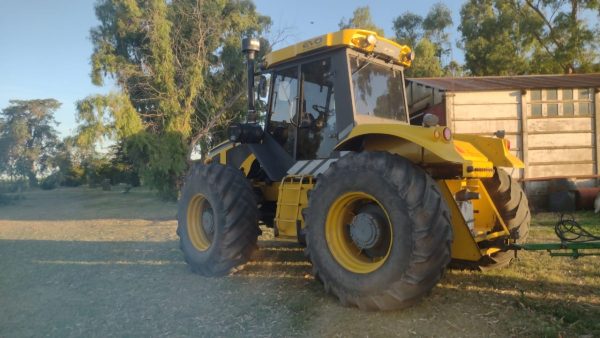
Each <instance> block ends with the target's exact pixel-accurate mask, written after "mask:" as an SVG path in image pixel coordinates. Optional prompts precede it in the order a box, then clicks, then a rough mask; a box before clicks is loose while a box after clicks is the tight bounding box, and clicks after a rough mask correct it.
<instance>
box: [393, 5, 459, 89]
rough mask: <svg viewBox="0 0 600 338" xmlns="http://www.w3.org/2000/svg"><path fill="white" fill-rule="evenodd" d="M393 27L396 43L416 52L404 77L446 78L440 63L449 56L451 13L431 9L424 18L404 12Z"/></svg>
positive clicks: (436, 7) (441, 6)
mask: <svg viewBox="0 0 600 338" xmlns="http://www.w3.org/2000/svg"><path fill="white" fill-rule="evenodd" d="M393 24H394V31H395V35H396V41H398V42H399V43H401V44H406V45H409V46H410V47H411V48H413V49H414V50H415V55H416V56H415V60H414V61H413V65H412V67H411V68H409V69H408V70H407V72H406V75H407V76H409V77H437V76H444V75H445V74H446V72H445V71H444V69H445V68H444V67H442V59H443V57H444V56H447V55H448V54H449V53H450V41H449V35H448V33H447V32H446V30H447V29H448V28H449V27H451V26H452V13H451V11H450V9H449V8H448V7H447V6H446V5H444V4H443V3H437V4H435V5H433V6H432V7H431V9H430V10H429V12H428V13H427V16H425V18H423V17H421V16H420V15H418V14H415V13H411V12H404V13H403V14H401V15H400V16H398V17H397V18H396V19H395V20H394V23H393Z"/></svg>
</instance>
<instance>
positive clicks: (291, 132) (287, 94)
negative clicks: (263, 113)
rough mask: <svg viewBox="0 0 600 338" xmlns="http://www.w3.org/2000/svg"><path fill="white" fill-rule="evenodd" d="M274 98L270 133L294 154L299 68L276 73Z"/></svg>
mask: <svg viewBox="0 0 600 338" xmlns="http://www.w3.org/2000/svg"><path fill="white" fill-rule="evenodd" d="M274 76H275V81H274V84H273V99H272V103H271V120H270V122H269V129H268V131H269V133H270V134H271V135H273V137H274V138H275V140H277V142H279V144H281V145H282V146H283V147H284V148H285V150H286V151H287V152H288V153H289V154H290V155H292V156H294V141H295V127H294V125H295V124H296V123H291V122H292V119H293V118H294V116H296V111H297V104H298V68H297V67H292V68H288V69H284V70H282V71H279V72H277V73H275V74H274Z"/></svg>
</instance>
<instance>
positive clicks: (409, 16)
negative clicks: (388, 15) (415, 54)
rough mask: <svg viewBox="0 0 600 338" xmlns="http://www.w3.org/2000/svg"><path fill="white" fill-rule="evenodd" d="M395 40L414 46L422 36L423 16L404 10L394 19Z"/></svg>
mask: <svg viewBox="0 0 600 338" xmlns="http://www.w3.org/2000/svg"><path fill="white" fill-rule="evenodd" d="M393 24H394V32H395V34H396V41H398V42H399V43H401V44H403V45H408V46H410V47H411V48H414V47H415V46H416V45H417V42H418V41H419V40H420V39H421V37H423V26H422V25H423V17H421V16H420V15H417V14H415V13H412V12H404V13H403V14H401V15H400V16H398V17H397V18H396V19H394V22H393Z"/></svg>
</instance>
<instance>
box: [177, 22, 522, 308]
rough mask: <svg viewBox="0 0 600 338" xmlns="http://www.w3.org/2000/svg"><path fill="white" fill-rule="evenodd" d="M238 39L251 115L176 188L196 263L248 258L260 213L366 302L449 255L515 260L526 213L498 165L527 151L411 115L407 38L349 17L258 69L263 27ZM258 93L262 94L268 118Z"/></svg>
mask: <svg viewBox="0 0 600 338" xmlns="http://www.w3.org/2000/svg"><path fill="white" fill-rule="evenodd" d="M242 45H243V46H242V47H243V48H242V49H243V51H244V53H245V54H246V55H247V63H248V115H247V120H246V122H244V123H235V124H232V125H231V126H229V128H228V138H229V141H227V142H224V143H222V144H220V145H218V146H217V147H215V148H214V149H212V150H211V151H210V153H209V155H208V156H207V158H206V159H205V160H204V161H202V163H197V164H196V165H195V166H194V167H193V168H191V170H190V172H189V174H188V175H187V177H186V180H185V184H184V186H183V189H182V191H181V197H180V201H179V210H178V223H179V226H178V234H179V236H180V244H181V249H182V250H183V253H184V256H185V260H186V262H187V263H188V264H189V265H190V267H191V269H192V270H193V271H194V272H197V273H199V274H202V275H205V276H221V275H226V274H228V273H229V272H230V271H231V270H232V269H234V268H235V267H236V266H239V265H241V264H244V263H245V262H247V261H248V259H249V258H250V257H251V255H252V252H253V251H254V250H255V249H256V248H257V237H258V236H259V234H260V228H259V224H263V225H265V226H267V227H271V228H273V229H274V234H275V236H278V237H281V238H294V239H297V240H298V242H299V243H300V245H303V246H305V247H306V249H305V252H306V255H307V257H308V258H309V259H310V261H311V263H312V265H313V274H314V276H315V278H316V279H317V280H319V281H320V282H321V283H322V284H323V285H324V287H325V290H326V291H328V292H330V293H332V294H334V295H335V296H337V297H338V298H339V300H340V301H341V302H342V303H343V304H347V305H351V306H357V307H359V308H361V309H368V310H390V309H398V308H402V307H405V306H408V305H410V304H412V303H414V302H415V301H417V300H418V299H420V298H421V297H422V296H423V295H425V294H427V293H428V292H429V291H430V290H431V289H432V288H433V287H434V286H435V285H436V283H437V282H438V281H439V280H440V278H441V276H442V273H443V271H444V269H446V268H447V267H448V265H449V264H451V265H455V266H460V267H467V268H476V269H489V268H498V267H503V266H506V265H507V264H508V263H509V262H510V260H511V258H512V252H511V251H509V249H510V248H511V246H514V245H517V243H520V242H523V241H524V240H525V239H526V237H527V232H528V229H529V223H530V212H529V207H528V203H527V198H526V196H525V194H524V193H523V191H522V189H521V187H520V186H519V184H517V183H516V182H515V181H514V180H513V179H512V178H511V177H510V176H509V175H508V174H507V173H506V172H505V171H504V170H503V169H500V167H504V168H522V167H523V163H522V162H521V161H520V160H519V159H518V158H516V157H515V156H513V155H512V154H511V153H510V152H509V143H508V141H507V140H505V139H503V138H497V137H494V138H492V137H481V136H474V135H460V134H453V133H452V132H451V130H450V129H449V128H447V127H444V126H440V125H438V119H437V118H436V116H434V115H432V114H426V115H425V116H424V117H422V118H419V119H416V118H415V116H413V115H415V114H414V112H413V113H412V114H411V112H410V111H409V103H408V98H407V96H408V95H406V82H405V81H406V79H405V78H404V69H405V68H406V67H409V66H410V65H411V62H412V60H413V58H414V53H412V51H411V49H410V48H409V47H408V46H403V45H399V44H397V43H395V42H393V41H391V40H388V39H385V38H383V37H380V36H378V35H377V34H376V33H374V32H371V31H367V30H361V29H346V30H342V31H339V32H335V33H329V34H325V35H322V36H318V37H316V38H313V39H310V40H307V41H304V42H301V43H298V44H295V45H292V46H289V47H286V48H283V49H281V50H277V51H274V52H272V53H270V54H268V55H267V56H266V58H265V59H266V60H265V62H264V63H263V64H262V67H261V69H260V71H258V72H257V71H255V65H254V63H255V62H254V60H255V58H256V53H257V52H258V51H259V43H258V40H257V39H252V38H247V39H244V40H243V43H242ZM255 75H260V81H258V82H259V85H258V88H256V90H255V88H254V83H255ZM267 78H268V80H267ZM257 94H258V96H259V97H261V98H266V97H268V100H267V102H268V104H267V112H266V116H264V118H259V114H257V112H256V111H255V97H256V96H257ZM416 120H419V124H418V125H415V124H416V122H415V121H416ZM411 122H412V124H411Z"/></svg>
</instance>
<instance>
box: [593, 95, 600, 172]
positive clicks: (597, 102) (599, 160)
mask: <svg viewBox="0 0 600 338" xmlns="http://www.w3.org/2000/svg"><path fill="white" fill-rule="evenodd" d="M593 107H594V112H593V114H592V115H593V116H594V131H595V133H594V146H595V147H596V152H595V155H596V157H595V160H596V166H595V169H596V171H595V173H596V174H600V146H599V145H600V118H599V117H598V114H600V88H596V90H595V91H594V104H593Z"/></svg>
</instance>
